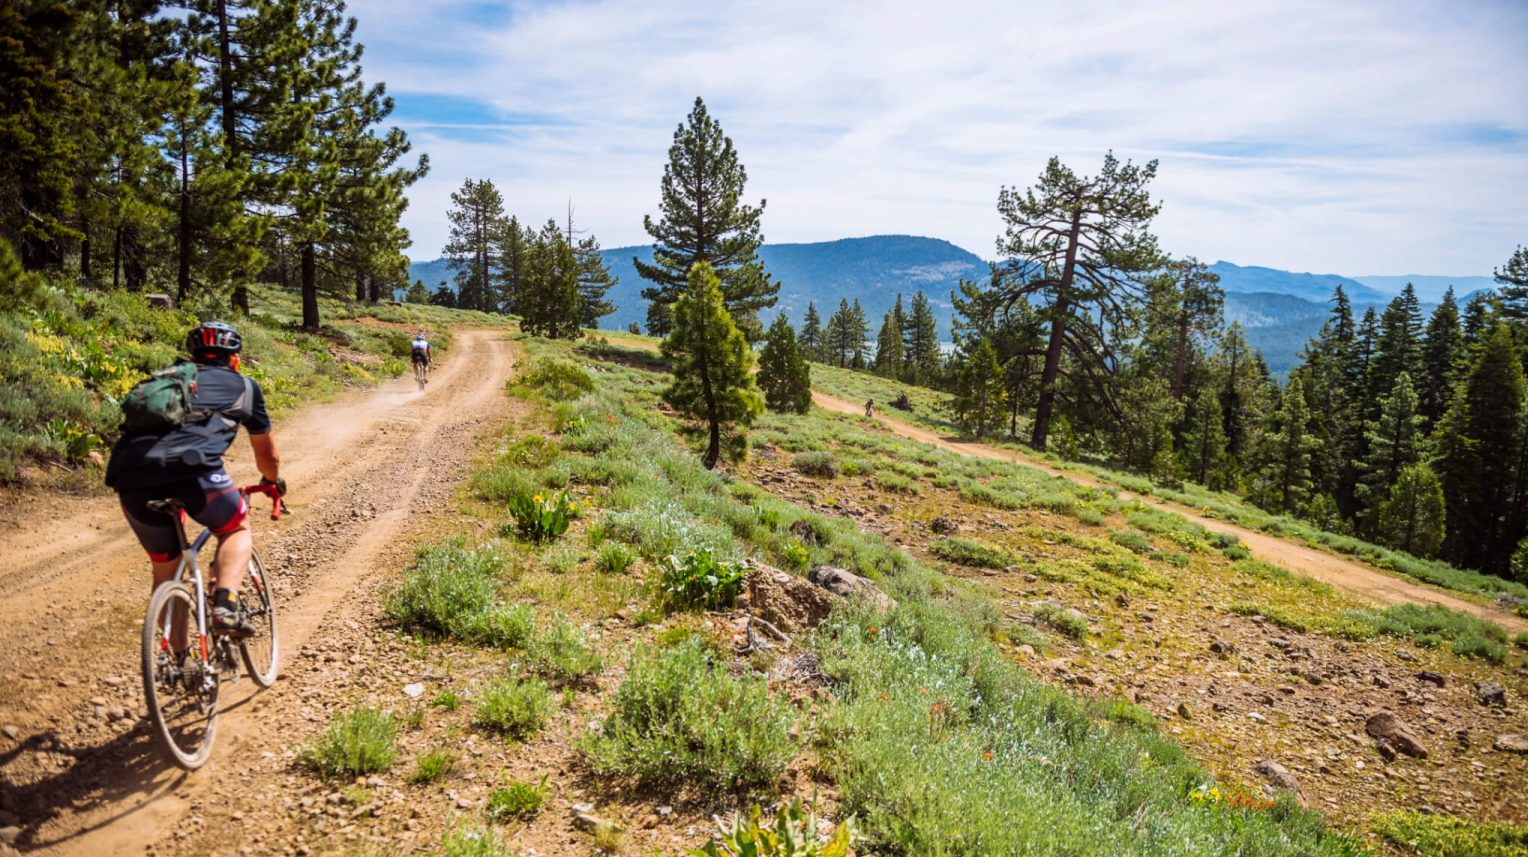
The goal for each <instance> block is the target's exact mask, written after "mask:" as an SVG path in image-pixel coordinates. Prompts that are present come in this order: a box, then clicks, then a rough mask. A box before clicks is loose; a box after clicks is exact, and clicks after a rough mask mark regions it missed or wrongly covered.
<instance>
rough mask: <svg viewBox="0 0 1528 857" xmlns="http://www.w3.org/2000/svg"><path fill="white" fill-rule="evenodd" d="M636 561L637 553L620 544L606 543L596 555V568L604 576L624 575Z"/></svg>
mask: <svg viewBox="0 0 1528 857" xmlns="http://www.w3.org/2000/svg"><path fill="white" fill-rule="evenodd" d="M636 561H637V552H636V551H634V550H632V549H631V548H629V547H627V546H626V545H623V544H621V543H620V542H605V543H604V544H602V545H600V549H599V551H598V552H597V553H596V554H595V555H594V568H595V569H596V570H597V571H600V572H602V573H604V574H624V573H625V572H626V569H628V568H631V564H632V563H634V562H636Z"/></svg>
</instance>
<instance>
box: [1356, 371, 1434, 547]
mask: <svg viewBox="0 0 1528 857" xmlns="http://www.w3.org/2000/svg"><path fill="white" fill-rule="evenodd" d="M1393 389H1394V392H1392V393H1391V394H1390V395H1389V396H1388V397H1386V398H1385V399H1384V401H1383V402H1382V403H1381V405H1380V415H1379V419H1378V420H1377V421H1376V422H1374V423H1373V424H1371V425H1370V427H1369V430H1368V444H1367V446H1368V457H1367V458H1365V459H1364V460H1363V462H1362V463H1361V464H1360V465H1359V479H1358V486H1357V488H1356V489H1355V492H1354V494H1355V498H1356V499H1357V501H1358V505H1359V508H1360V509H1362V510H1363V513H1362V514H1363V520H1364V524H1363V526H1362V530H1361V531H1363V532H1369V531H1371V530H1372V528H1373V525H1374V523H1375V521H1376V520H1377V514H1378V511H1379V504H1380V502H1381V501H1382V500H1384V499H1385V498H1386V497H1387V496H1389V494H1390V486H1391V485H1394V484H1395V481H1396V479H1398V478H1399V477H1400V475H1401V471H1402V470H1404V469H1406V468H1407V467H1409V466H1411V465H1412V464H1415V463H1416V462H1418V461H1421V460H1422V455H1423V439H1424V436H1423V434H1422V423H1423V420H1422V417H1421V415H1420V414H1418V413H1417V394H1416V391H1415V389H1414V388H1413V387H1412V385H1411V376H1410V375H1409V374H1407V373H1406V372H1402V373H1401V374H1400V377H1399V378H1397V379H1396V382H1395V385H1394V388H1393Z"/></svg>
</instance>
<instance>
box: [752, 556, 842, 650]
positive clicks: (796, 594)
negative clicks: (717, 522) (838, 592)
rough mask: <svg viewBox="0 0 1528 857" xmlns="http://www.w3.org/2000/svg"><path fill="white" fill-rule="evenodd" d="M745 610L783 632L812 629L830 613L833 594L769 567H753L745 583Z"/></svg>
mask: <svg viewBox="0 0 1528 857" xmlns="http://www.w3.org/2000/svg"><path fill="white" fill-rule="evenodd" d="M744 591H745V592H746V593H747V602H746V607H747V609H748V612H750V613H751V614H753V615H754V616H757V617H759V618H760V619H763V620H764V621H766V622H768V623H770V624H771V625H774V626H775V627H777V628H779V629H780V630H782V631H787V632H790V633H795V632H799V631H804V630H807V629H808V628H815V627H817V624H818V623H819V622H821V621H822V620H823V619H826V618H827V617H828V614H829V613H831V612H833V606H834V603H835V602H836V601H837V599H836V598H834V597H833V593H831V592H829V591H827V590H825V589H823V588H822V587H820V586H814V585H812V584H811V583H810V582H808V581H806V580H803V579H802V578H799V577H795V576H792V575H789V574H786V573H785V572H783V571H780V570H778V569H773V568H769V567H768V566H756V567H755V568H754V569H753V570H752V571H750V572H749V573H748V578H747V580H746V581H745V582H744Z"/></svg>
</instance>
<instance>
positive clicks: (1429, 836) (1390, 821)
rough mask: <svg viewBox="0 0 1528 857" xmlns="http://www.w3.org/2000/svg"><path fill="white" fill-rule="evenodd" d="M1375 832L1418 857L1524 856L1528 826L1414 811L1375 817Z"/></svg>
mask: <svg viewBox="0 0 1528 857" xmlns="http://www.w3.org/2000/svg"><path fill="white" fill-rule="evenodd" d="M1373 824H1374V830H1375V832H1376V833H1378V834H1379V835H1380V836H1383V837H1384V838H1385V839H1386V840H1387V841H1388V842H1390V843H1391V844H1393V845H1396V846H1398V847H1400V848H1404V849H1406V851H1407V853H1408V854H1414V855H1416V857H1523V855H1525V854H1528V827H1516V826H1513V825H1508V824H1498V823H1495V822H1490V821H1472V820H1470V819H1465V818H1456V817H1454V816H1450V815H1436V814H1423V813H1420V812H1416V811H1414V810H1399V811H1396V812H1387V813H1384V814H1382V815H1377V816H1375V817H1374V822H1373Z"/></svg>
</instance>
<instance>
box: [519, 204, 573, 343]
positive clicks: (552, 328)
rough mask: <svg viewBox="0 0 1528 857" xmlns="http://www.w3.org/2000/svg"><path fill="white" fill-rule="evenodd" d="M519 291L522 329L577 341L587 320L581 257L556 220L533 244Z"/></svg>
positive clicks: (549, 222)
mask: <svg viewBox="0 0 1528 857" xmlns="http://www.w3.org/2000/svg"><path fill="white" fill-rule="evenodd" d="M526 269H527V271H526V278H525V283H524V284H523V286H522V288H521V290H520V297H519V305H520V307H519V308H520V326H521V328H523V329H524V330H525V331H526V332H527V333H530V334H533V335H536V336H545V337H547V338H549V339H574V338H577V336H578V334H579V327H580V325H581V324H582V322H583V319H584V301H583V292H582V290H581V289H580V288H579V282H578V273H579V271H578V257H577V255H576V254H575V253H574V250H573V247H572V245H570V244H569V243H568V241H567V238H566V237H565V236H564V235H563V232H562V229H561V227H559V226H558V225H557V221H555V220H548V221H547V222H546V226H543V227H542V228H541V231H540V232H539V233H537V235H536V239H535V241H534V242H532V244H531V247H530V252H529V258H528V261H527V265H526Z"/></svg>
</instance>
